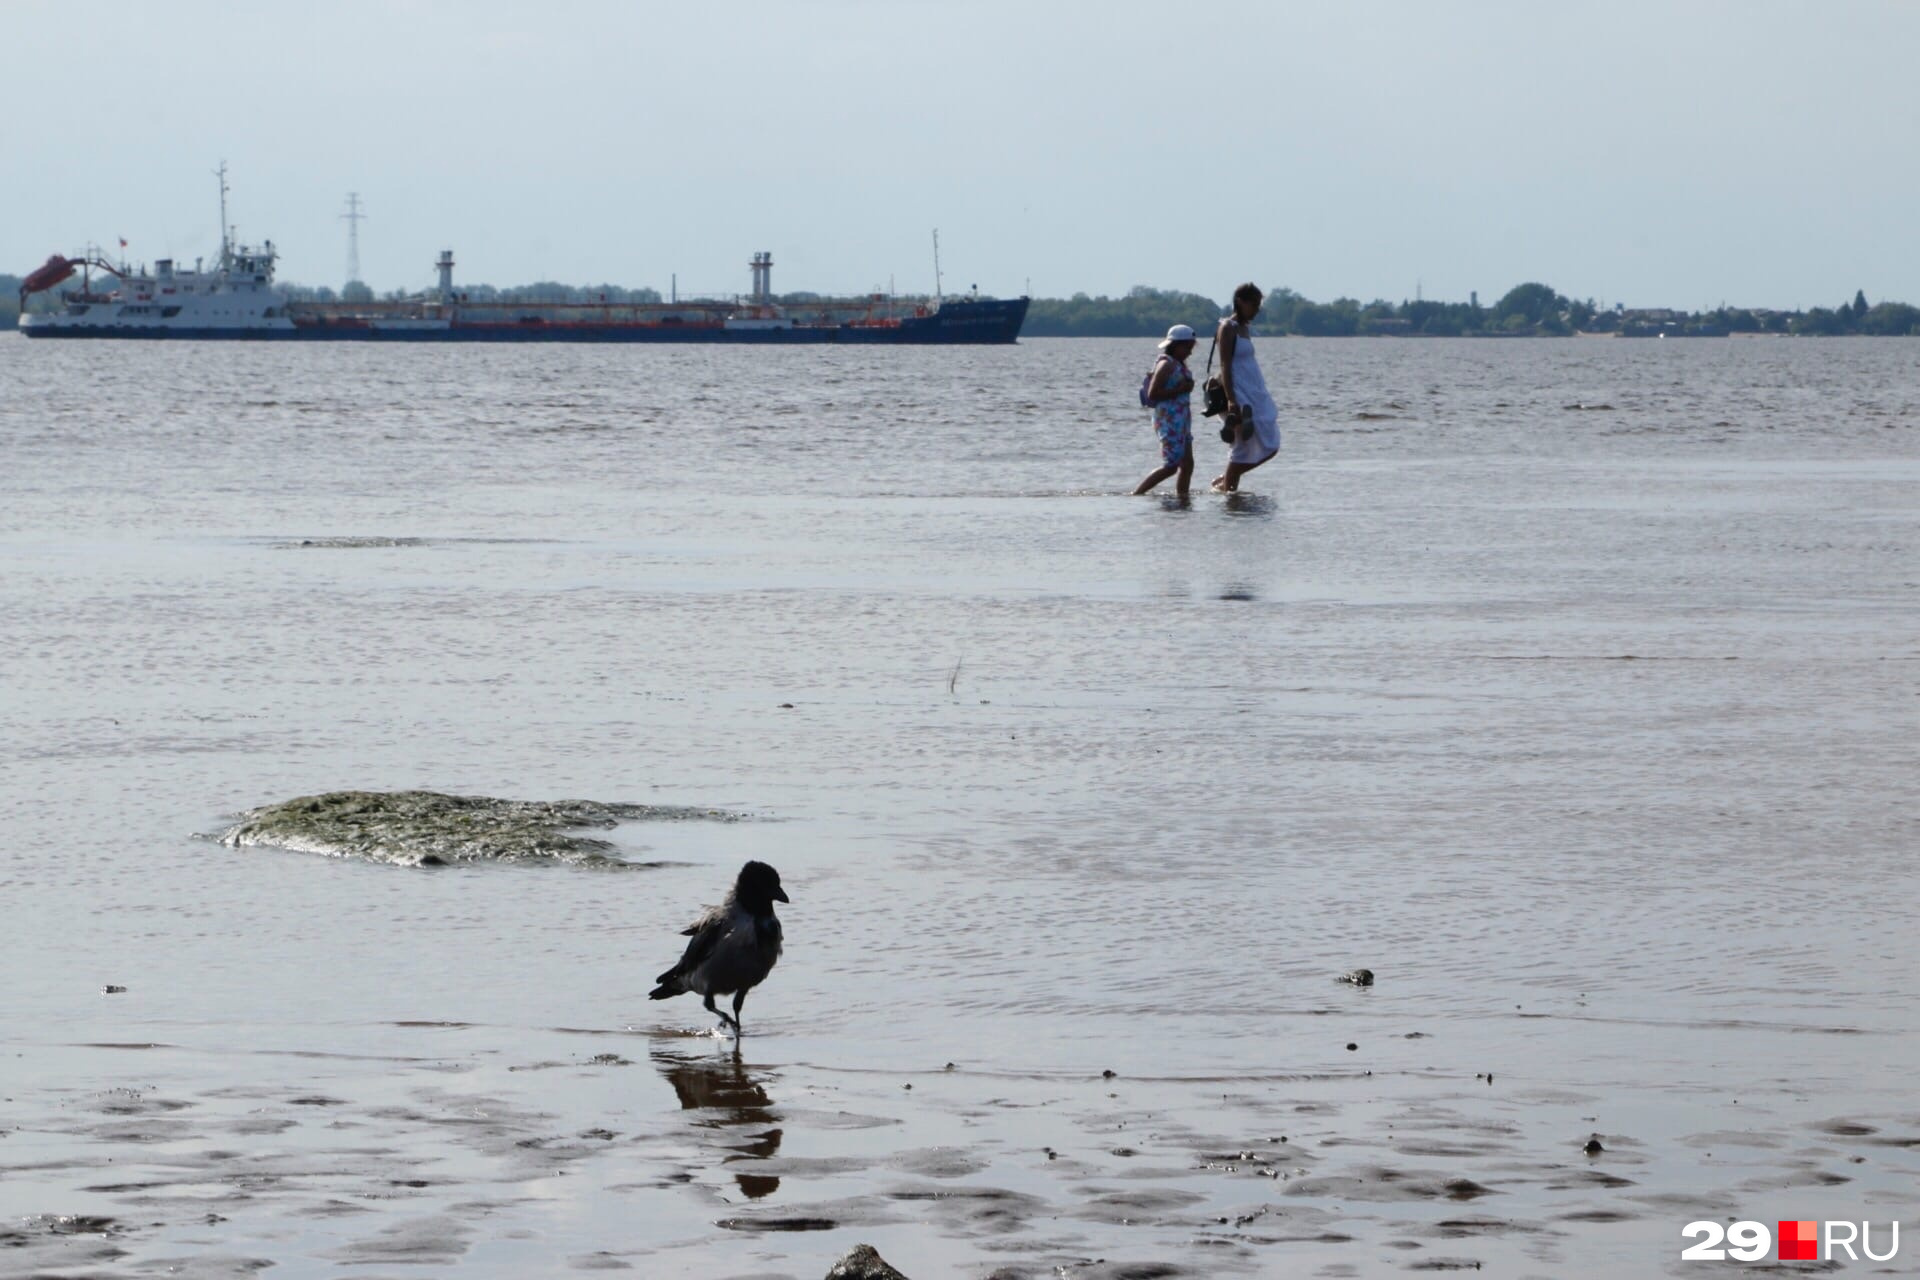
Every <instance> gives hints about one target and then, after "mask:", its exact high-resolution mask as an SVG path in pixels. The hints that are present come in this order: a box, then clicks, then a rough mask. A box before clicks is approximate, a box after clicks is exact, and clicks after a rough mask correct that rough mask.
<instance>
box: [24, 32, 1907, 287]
mask: <svg viewBox="0 0 1920 1280" xmlns="http://www.w3.org/2000/svg"><path fill="white" fill-rule="evenodd" d="M0 49H3V50H6V51H7V56H6V59H5V64H6V77H5V84H6V107H5V109H4V111H3V112H0V174H3V175H4V178H0V181H4V183H5V192H6V198H5V201H4V205H0V208H3V209H4V212H0V271H11V272H14V273H16V274H24V273H25V272H26V271H27V270H30V269H31V268H32V267H34V266H36V265H38V264H39V263H40V262H41V261H42V260H44V259H45V258H46V256H47V255H48V254H49V253H51V252H54V251H56V250H58V251H73V250H76V249H78V248H79V247H80V246H81V245H83V244H84V243H86V242H87V241H89V240H92V241H95V242H99V243H105V244H112V243H113V242H114V241H115V240H116V239H117V238H118V237H121V236H125V237H126V239H127V240H128V241H129V242H130V244H131V249H130V252H131V253H132V255H133V256H134V257H135V258H136V259H140V260H151V259H154V258H159V257H164V256H167V255H169V254H171V255H173V256H175V257H178V258H183V259H191V258H193V257H194V256H196V255H209V256H210V255H211V254H212V253H213V252H214V251H215V250H216V249H217V247H218V243H219V230H218V224H219V216H218V211H217V203H216V199H217V189H216V185H215V180H214V178H213V177H212V170H213V169H214V167H215V166H216V165H217V164H218V163H219V162H220V161H221V160H223V159H224V160H225V161H226V162H227V163H228V165H229V167H230V170H231V183H232V188H233V194H232V203H231V217H232V220H233V221H234V222H236V223H237V224H238V225H239V229H240V233H241V236H242V238H244V239H248V240H252V239H256V238H265V237H271V238H272V239H273V240H274V241H275V242H276V243H277V244H278V246H279V248H280V250H281V253H282V255H283V257H282V262H281V277H282V278H283V279H286V280H294V281H299V282H303V283H310V284H332V285H335V286H337V285H339V284H340V283H341V281H342V279H343V277H344V271H345V263H346V240H347V237H346V230H347V226H346V223H345V222H344V221H343V220H342V219H341V218H340V217H339V216H338V215H339V214H340V213H341V212H342V211H343V209H344V207H345V198H346V194H347V192H348V191H358V192H359V193H360V194H361V197H362V200H363V202H364V205H365V209H366V212H367V214H368V217H367V220H366V221H365V222H364V223H363V224H362V226H361V239H360V257H361V262H362V265H363V272H362V274H363V275H364V276H365V278H366V279H367V281H368V282H369V283H370V284H372V285H373V286H374V287H375V288H378V289H389V288H399V287H419V286H422V285H424V284H426V283H427V282H428V281H430V280H431V279H432V275H433V272H432V263H433V259H434V257H435V255H436V254H437V253H438V251H439V250H440V249H442V248H451V249H453V250H454V251H455V255H456V257H457V259H458V262H459V266H458V269H457V276H458V278H460V279H464V280H467V281H469V282H473V281H488V282H491V283H494V284H511V283H523V282H528V281H533V280H539V279H556V280H563V281H568V282H572V283H590V282H591V283H599V282H612V283H616V284H626V285H642V284H651V285H654V286H656V287H658V288H660V289H662V290H663V291H664V290H665V289H666V288H667V287H668V285H669V279H670V276H671V275H672V274H673V273H675V272H677V273H678V275H679V282H680V287H681V289H682V291H683V292H685V291H688V290H709V291H726V292H744V291H745V290H746V289H747V287H748V273H747V266H746V263H747V258H748V257H749V255H750V254H751V253H752V252H753V251H754V250H758V249H767V250H771V251H772V253H773V256H774V263H775V266H774V276H773V279H774V287H775V288H776V289H778V290H793V289H813V290H817V291H821V292H858V291H863V290H866V289H870V288H873V287H875V286H879V287H885V286H886V284H887V283H888V281H889V280H892V281H893V282H894V283H895V284H896V285H897V286H898V288H899V289H900V290H901V291H903V292H904V291H909V290H930V289H931V288H932V285H933V259H932V250H931V244H930V233H931V231H932V229H933V228H935V227H938V228H939V229H940V242H941V261H942V265H943V267H944V271H945V283H946V286H947V289H948V291H949V292H952V291H955V290H958V289H964V288H966V287H967V286H968V285H970V284H973V283H978V284H979V286H980V288H981V289H982V290H983V291H986V292H992V293H999V294H1012V293H1019V292H1021V291H1023V290H1026V289H1028V288H1030V289H1031V291H1032V292H1033V293H1035V294H1037V295H1046V296H1059V295H1066V294H1071V293H1074V292H1076V291H1085V292H1088V293H1096V294H1097V293H1118V292H1123V291H1124V290H1126V289H1127V288H1129V287H1131V286H1133V285H1136V284H1151V285H1157V286H1161V287H1166V288H1182V289H1192V290H1195V291H1198V292H1202V293H1206V294H1208V295H1210V296H1212V297H1215V298H1221V297H1224V296H1225V295H1226V294H1227V293H1228V292H1230V291H1231V289H1232V287H1233V285H1234V284H1235V283H1236V282H1238V281H1240V280H1242V279H1252V280H1256V281H1258V282H1259V283H1260V284H1262V285H1264V286H1267V287H1269V288H1271V287H1274V286H1281V285H1284V286H1289V287H1292V288H1294V289H1297V290H1299V291H1300V292H1302V293H1304V294H1306V295H1308V296H1309V297H1313V298H1317V299H1322V300H1325V299H1329V298H1332V297H1335V296H1339V295H1348V296H1354V297H1358V298H1361V299H1362V300H1367V299H1371V298H1375V297H1385V298H1388V299H1392V300H1395V301H1397V300H1400V299H1403V298H1410V297H1412V296H1414V293H1415V290H1416V288H1419V289H1422V290H1424V293H1425V295H1426V296H1427V297H1430V298H1431V297H1439V298H1459V299H1464V298H1465V297H1466V296H1467V294H1468V292H1469V291H1470V290H1478V291H1479V293H1480V296H1481V299H1482V300H1483V301H1488V300H1491V299H1492V298H1493V297H1497V296H1498V295H1499V294H1500V293H1502V292H1504V291H1505V290H1506V289H1507V288H1508V287H1510V286H1511V285H1513V284H1516V283H1518V282H1520V281H1523V280H1543V281H1545V282H1547V283H1549V284H1551V285H1553V286H1554V287H1556V288H1558V289H1559V290H1560V291H1562V292H1563V293H1567V294H1570V295H1573V296H1576V297H1593V298H1596V299H1598V300H1600V301H1602V302H1613V301H1621V302H1625V303H1627V304H1628V305H1632V306H1659V305H1673V306H1687V307H1698V306H1703V305H1713V304H1717V303H1719V302H1722V301H1726V302H1731V303H1739V304H1746V305H1779V306H1805V305H1832V304H1834V303H1837V302H1840V301H1843V300H1845V299H1849V298H1851V297H1852V295H1853V291H1854V290H1855V289H1856V288H1860V289H1864V290H1865V291H1866V293H1867V296H1868V297H1869V298H1870V299H1873V300H1876V301H1877V300H1880V299H1883V298H1893V299H1901V300H1907V301H1913V302H1916V303H1920V252H1917V251H1916V244H1917V242H1920V236H1917V235H1916V217H1915V215H1916V211H1920V167H1916V165H1915V154H1916V148H1917V147H1920V93H1916V92H1915V90H1914V80H1915V60H1916V57H1920V3H1907V2H1904V0H1809V2H1806V3H1779V2H1775V0H1657V2H1655V0H1646V2H1642V0H1606V2H1605V3H1588V2H1586V0H1514V2H1511V3H1509V2H1506V0H1498V2H1495V0H1485V2H1479V3H1473V2H1468V0H1457V2H1454V3H1436V2H1435V0H1420V2H1417V3H1403V2H1399V0H1392V2H1388V0H1381V2H1376V3H1359V2H1355V0H1327V2H1326V3H1312V4H1302V3H1268V2H1266V0H1233V2H1232V3H1214V2H1213V0H1206V2H1204V3H1187V4H1179V3H1172V2H1168V3H1160V4H1143V3H1134V2H1133V0H1090V2H1085V3H1083V2H1081V0H1024V2H1023V3H997V2H996V3H960V2H958V0H954V2H935V0H833V2H826V0H823V2H818V3H806V2H804V0H785V2H782V3H761V2H758V0H726V2H725V3H718V2H711V0H699V2H695V3H681V4H671V5H669V4H662V3H653V2H651V0H629V2H626V3H613V2H608V3H599V2H593V0H541V2H540V3H526V2H515V3H508V2H505V0H457V2H453V0H448V2H440V0H411V2H408V0H392V2H388V3H370V2H362V0H325V2H324V3H291V2H288V0H271V2H267V0H263V2H260V3H247V4H240V3H212V2H194V0H172V2H169V3H132V2H129V3H105V2H94V0H0Z"/></svg>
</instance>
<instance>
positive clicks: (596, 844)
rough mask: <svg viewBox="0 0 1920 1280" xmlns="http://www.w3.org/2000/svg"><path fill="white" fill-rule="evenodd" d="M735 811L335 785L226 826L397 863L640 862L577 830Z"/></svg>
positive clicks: (259, 840) (304, 847)
mask: <svg viewBox="0 0 1920 1280" xmlns="http://www.w3.org/2000/svg"><path fill="white" fill-rule="evenodd" d="M739 817H740V815H739V814H734V813H727V812H724V811H722V810H718V809H695V808H685V807H681V806H672V805H650V804H604V803H601V802H599V801H595V800H552V801H544V800H497V799H494V798H493V797H491V796H451V795H444V794H442V793H440V792H438V791H329V792H327V793H326V794H324V795H317V796H297V797H295V798H294V799H292V800H284V801H282V802H280V803H279V804H270V805H264V806H262V807H261V808H258V809H249V810H248V811H247V812H245V813H243V814H241V815H239V821H238V822H237V823H236V824H235V825H234V826H231V827H229V828H227V830H225V831H223V832H221V833H220V837H219V839H220V843H222V844H225V845H231V846H232V847H234V848H240V847H241V846H244V845H269V846H272V847H274V848H278V849H291V850H294V851H295V852H299V853H322V854H326V855H327V856H329V857H335V858H366V859H368V860H369V861H373V862H391V863H396V864H398V865H401V866H416V867H419V866H444V865H447V864H449V863H473V862H566V863H572V864H576V865H584V866H603V867H639V866H645V865H658V864H644V863H637V862H629V861H627V860H625V859H623V858H622V857H620V851H619V848H618V846H616V845H614V844H613V843H612V842H611V841H608V840H603V839H601V838H599V837H598V836H591V835H582V834H578V833H579V832H582V831H585V830H590V829H598V830H605V829H607V828H610V827H613V826H615V825H617V824H619V823H621V822H633V821H648V820H652V821H686V820H689V819H705V820H708V821H721V822H728V821H737V820H738V819H739Z"/></svg>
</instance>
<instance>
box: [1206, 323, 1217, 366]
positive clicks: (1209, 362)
mask: <svg viewBox="0 0 1920 1280" xmlns="http://www.w3.org/2000/svg"><path fill="white" fill-rule="evenodd" d="M1219 345H1220V326H1219V325H1217V324H1216V325H1215V326H1213V341H1211V342H1209V343H1208V344H1207V373H1208V375H1209V376H1211V375H1212V373H1213V349H1214V348H1215V347H1217V346H1219Z"/></svg>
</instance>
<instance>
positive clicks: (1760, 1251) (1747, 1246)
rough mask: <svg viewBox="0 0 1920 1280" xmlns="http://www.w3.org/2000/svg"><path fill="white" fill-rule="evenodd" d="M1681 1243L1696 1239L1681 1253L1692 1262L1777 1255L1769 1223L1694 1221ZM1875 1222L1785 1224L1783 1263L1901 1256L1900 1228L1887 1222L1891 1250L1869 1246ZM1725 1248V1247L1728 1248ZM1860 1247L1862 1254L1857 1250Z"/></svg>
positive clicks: (1782, 1227) (1684, 1231)
mask: <svg viewBox="0 0 1920 1280" xmlns="http://www.w3.org/2000/svg"><path fill="white" fill-rule="evenodd" d="M1680 1238H1681V1239H1682V1240H1695V1241H1696V1243H1694V1244H1690V1245H1688V1246H1687V1247H1686V1248H1684V1249H1682V1250H1681V1251H1680V1256H1681V1258H1683V1259H1684V1260H1686V1261H1688V1262H1725V1261H1726V1260H1727V1259H1729V1258H1731V1259H1733V1260H1734V1261H1735V1262H1758V1261H1760V1259H1762V1258H1764V1257H1766V1256H1767V1255H1768V1254H1769V1253H1772V1252H1773V1233H1772V1232H1771V1231H1768V1230H1767V1224H1766V1223H1764V1222H1730V1223H1727V1224H1726V1225H1725V1226H1722V1225H1721V1224H1719V1223H1718V1222H1689V1223H1688V1224H1687V1225H1686V1226H1685V1227H1683V1228H1681V1231H1680ZM1872 1239H1873V1224H1872V1223H1870V1222H1848V1221H1845V1220H1844V1219H1836V1220H1834V1221H1831V1222H1813V1221H1808V1220H1799V1221H1793V1222H1785V1221H1783V1222H1781V1223H1780V1261H1782V1262H1837V1261H1838V1260H1839V1259H1840V1256H1841V1255H1842V1254H1843V1253H1844V1254H1845V1255H1846V1257H1847V1260H1848V1261H1850V1262H1858V1261H1860V1257H1861V1254H1864V1255H1866V1257H1868V1258H1870V1259H1872V1260H1873V1261H1874V1262H1885V1261H1887V1260H1888V1259H1889V1258H1891V1257H1893V1255H1894V1254H1896V1253H1899V1252H1900V1224H1899V1222H1897V1221H1895V1222H1889V1223H1888V1224H1887V1251H1886V1252H1885V1253H1875V1252H1874V1251H1873V1246H1872V1244H1871V1243H1870V1242H1871V1241H1872ZM1723 1245H1724V1247H1723ZM1856 1245H1858V1246H1859V1249H1860V1252H1859V1253H1855V1252H1854V1246H1856Z"/></svg>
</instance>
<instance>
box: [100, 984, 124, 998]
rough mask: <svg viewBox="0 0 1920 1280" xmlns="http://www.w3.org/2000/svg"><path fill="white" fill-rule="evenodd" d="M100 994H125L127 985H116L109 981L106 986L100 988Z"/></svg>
mask: <svg viewBox="0 0 1920 1280" xmlns="http://www.w3.org/2000/svg"><path fill="white" fill-rule="evenodd" d="M100 994H101V995H103V996H123V995H125V994H127V989H126V988H125V987H116V986H114V985H113V984H112V983H108V984H107V985H106V986H104V987H102V988H100Z"/></svg>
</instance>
